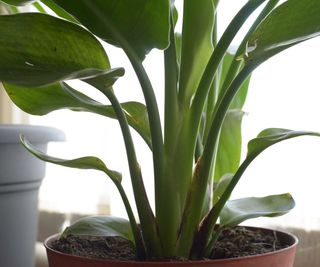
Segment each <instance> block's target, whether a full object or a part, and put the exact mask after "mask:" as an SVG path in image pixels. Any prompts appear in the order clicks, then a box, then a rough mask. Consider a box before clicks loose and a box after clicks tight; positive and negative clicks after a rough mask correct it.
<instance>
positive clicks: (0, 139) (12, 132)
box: [0, 124, 66, 143]
mask: <svg viewBox="0 0 320 267" xmlns="http://www.w3.org/2000/svg"><path fill="white" fill-rule="evenodd" d="M21 134H22V135H24V136H26V138H27V139H28V140H29V141H31V142H36V143H47V142H50V141H65V139H66V137H65V134H64V133H63V132H62V131H61V130H59V129H57V128H54V127H50V126H42V125H41V126H40V125H31V124H0V143H20V135H21Z"/></svg>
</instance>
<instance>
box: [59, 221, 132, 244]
mask: <svg viewBox="0 0 320 267" xmlns="http://www.w3.org/2000/svg"><path fill="white" fill-rule="evenodd" d="M67 235H90V236H121V237H123V238H125V239H128V240H131V241H133V235H132V231H131V227H130V222H129V221H128V220H125V219H122V218H117V217H113V216H102V215H101V216H90V217H84V218H81V219H79V220H77V221H76V222H74V223H73V224H72V225H70V226H69V227H67V228H66V229H65V230H64V232H63V234H62V236H67Z"/></svg>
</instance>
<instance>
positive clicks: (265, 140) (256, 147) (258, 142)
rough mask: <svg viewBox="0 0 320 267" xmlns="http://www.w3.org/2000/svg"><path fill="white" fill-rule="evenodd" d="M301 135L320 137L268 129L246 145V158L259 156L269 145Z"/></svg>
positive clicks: (315, 134) (300, 132) (303, 132)
mask: <svg viewBox="0 0 320 267" xmlns="http://www.w3.org/2000/svg"><path fill="white" fill-rule="evenodd" d="M303 135H311V136H320V134H319V133H315V132H307V131H292V130H288V129H281V128H269V129H265V130H263V131H262V132H261V133H259V135H258V136H257V138H254V139H252V140H251V141H250V142H249V143H248V154H247V158H249V157H251V156H256V155H258V154H260V153H261V152H262V151H263V150H265V149H266V148H268V147H269V146H271V145H274V144H276V143H279V142H281V141H284V140H287V139H291V138H294V137H299V136H303Z"/></svg>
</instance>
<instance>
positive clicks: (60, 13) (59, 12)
mask: <svg viewBox="0 0 320 267" xmlns="http://www.w3.org/2000/svg"><path fill="white" fill-rule="evenodd" d="M41 2H42V3H44V4H45V5H46V6H47V7H48V8H50V9H51V10H52V11H53V12H54V13H55V14H56V15H58V16H59V17H61V18H64V19H66V20H69V21H72V22H75V23H78V21H77V20H76V19H75V18H74V17H72V16H71V15H70V14H69V13H68V12H66V11H64V10H63V9H62V8H61V7H59V6H58V5H57V4H56V3H55V2H54V1H53V0H41Z"/></svg>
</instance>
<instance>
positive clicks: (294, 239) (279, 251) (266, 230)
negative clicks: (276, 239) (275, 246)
mask: <svg viewBox="0 0 320 267" xmlns="http://www.w3.org/2000/svg"><path fill="white" fill-rule="evenodd" d="M243 227H246V228H248V229H251V230H255V229H259V230H262V231H265V232H270V231H272V232H276V233H277V234H280V235H283V236H287V237H288V238H289V239H292V244H291V245H289V246H288V247H286V248H282V249H279V250H275V251H272V252H267V253H263V254H256V255H249V256H242V257H237V258H227V259H207V260H190V261H158V262H157V261H132V260H130V261H123V260H107V259H96V258H88V257H82V256H77V255H72V254H68V253H63V252H60V251H57V250H54V249H52V248H51V247H50V243H51V242H52V241H53V240H54V239H56V238H57V237H58V236H60V234H59V233H58V234H54V235H51V236H50V237H48V238H47V239H46V240H45V241H44V246H45V248H46V249H47V250H49V251H51V252H52V253H56V254H60V255H65V256H71V257H75V258H82V259H87V260H88V259H93V260H95V261H101V262H108V263H112V262H119V263H130V264H134V263H135V264H139V265H147V264H150V263H152V264H154V265H157V264H159V265H161V264H163V263H166V264H168V265H171V264H176V265H180V264H183V265H186V264H189V263H190V264H192V263H205V262H212V261H213V262H216V263H225V262H232V261H239V260H247V259H250V258H257V257H268V256H271V255H275V254H281V253H285V252H286V251H289V250H291V249H294V248H295V247H297V245H298V243H299V240H298V238H297V237H296V236H295V235H293V234H291V233H289V232H286V231H282V230H274V229H269V228H264V227H253V226H243Z"/></svg>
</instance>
